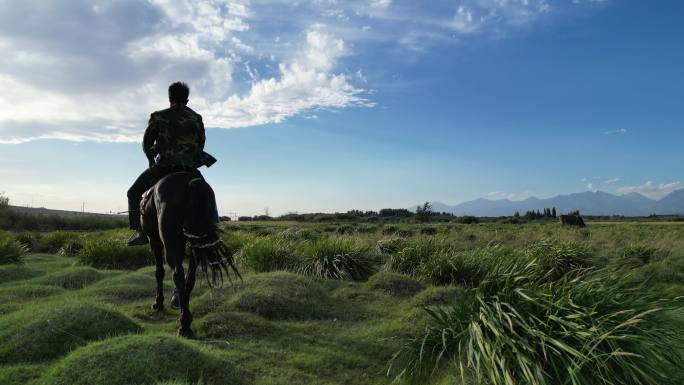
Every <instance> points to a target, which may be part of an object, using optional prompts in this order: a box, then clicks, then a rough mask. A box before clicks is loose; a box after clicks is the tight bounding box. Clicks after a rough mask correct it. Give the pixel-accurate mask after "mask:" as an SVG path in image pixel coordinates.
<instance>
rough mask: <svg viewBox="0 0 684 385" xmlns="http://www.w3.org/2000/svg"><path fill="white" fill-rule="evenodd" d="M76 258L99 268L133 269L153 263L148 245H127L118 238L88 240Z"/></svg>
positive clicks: (123, 240) (82, 262)
mask: <svg viewBox="0 0 684 385" xmlns="http://www.w3.org/2000/svg"><path fill="white" fill-rule="evenodd" d="M76 259H77V261H78V262H79V263H81V264H84V265H89V266H92V267H96V268H100V269H126V270H135V269H138V268H141V267H143V266H149V265H153V264H154V258H153V256H152V252H151V251H150V247H149V246H133V247H131V246H127V245H126V240H125V239H119V238H104V239H93V240H88V241H87V242H86V243H85V245H84V246H83V248H82V249H81V250H80V251H79V252H78V254H77V255H76Z"/></svg>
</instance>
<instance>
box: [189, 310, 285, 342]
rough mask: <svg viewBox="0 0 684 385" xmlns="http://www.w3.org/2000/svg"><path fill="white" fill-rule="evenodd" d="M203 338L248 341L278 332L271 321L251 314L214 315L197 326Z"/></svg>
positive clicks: (205, 318) (227, 313) (230, 313)
mask: <svg viewBox="0 0 684 385" xmlns="http://www.w3.org/2000/svg"><path fill="white" fill-rule="evenodd" d="M195 325H196V326H195V328H196V329H195V331H196V332H197V333H198V335H199V336H201V337H203V338H212V339H238V340H246V339H250V338H253V337H263V336H266V335H268V334H270V333H273V332H274V331H276V330H278V329H277V326H276V325H275V324H273V323H271V322H270V321H268V320H266V319H264V318H262V317H259V316H256V315H253V314H250V313H237V312H225V313H212V314H209V315H208V316H206V317H204V318H203V319H201V320H199V322H197V323H196V324H195Z"/></svg>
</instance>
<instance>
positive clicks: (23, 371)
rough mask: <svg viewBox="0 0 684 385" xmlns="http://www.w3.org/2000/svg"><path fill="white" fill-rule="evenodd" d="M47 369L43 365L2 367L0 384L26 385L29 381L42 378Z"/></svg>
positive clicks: (0, 369)
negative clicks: (41, 375)
mask: <svg viewBox="0 0 684 385" xmlns="http://www.w3.org/2000/svg"><path fill="white" fill-rule="evenodd" d="M44 369H45V367H44V366H43V365H36V364H31V365H14V366H0V384H2V385H24V384H27V383H29V381H31V380H34V379H36V378H38V377H40V374H41V373H42V371H43V370H44Z"/></svg>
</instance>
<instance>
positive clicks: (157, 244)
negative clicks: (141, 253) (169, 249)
mask: <svg viewBox="0 0 684 385" xmlns="http://www.w3.org/2000/svg"><path fill="white" fill-rule="evenodd" d="M155 238H156V239H155ZM150 246H151V247H152V253H153V254H154V261H155V264H156V265H157V270H156V271H155V274H154V275H155V277H156V278H157V297H156V298H155V301H154V304H152V309H153V310H157V311H162V310H164V245H163V244H162V242H161V240H160V239H159V237H158V236H157V237H150Z"/></svg>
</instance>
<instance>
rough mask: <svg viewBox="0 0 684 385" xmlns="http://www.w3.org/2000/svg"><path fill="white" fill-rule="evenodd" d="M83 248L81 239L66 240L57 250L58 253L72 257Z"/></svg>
mask: <svg viewBox="0 0 684 385" xmlns="http://www.w3.org/2000/svg"><path fill="white" fill-rule="evenodd" d="M82 249H83V241H81V240H70V241H67V242H66V243H65V244H64V245H62V247H60V248H59V251H57V254H58V255H63V256H66V257H73V256H75V255H76V254H78V253H79V252H80V251H81V250H82Z"/></svg>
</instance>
